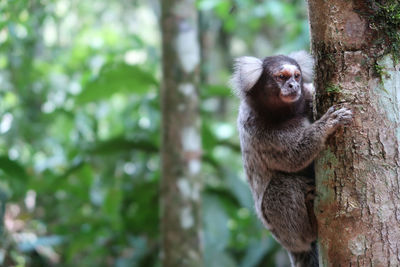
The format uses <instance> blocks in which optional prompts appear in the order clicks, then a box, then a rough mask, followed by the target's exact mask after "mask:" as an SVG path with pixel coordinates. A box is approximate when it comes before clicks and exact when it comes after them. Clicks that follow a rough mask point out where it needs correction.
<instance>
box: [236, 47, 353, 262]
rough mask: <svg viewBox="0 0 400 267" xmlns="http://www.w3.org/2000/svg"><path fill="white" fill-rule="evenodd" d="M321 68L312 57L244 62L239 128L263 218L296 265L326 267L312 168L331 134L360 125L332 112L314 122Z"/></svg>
mask: <svg viewBox="0 0 400 267" xmlns="http://www.w3.org/2000/svg"><path fill="white" fill-rule="evenodd" d="M313 66H314V62H313V59H312V57H311V56H310V55H309V54H308V53H306V52H304V51H300V52H295V53H292V54H290V55H289V56H283V55H279V56H272V57H266V58H264V59H263V60H260V59H258V58H255V57H241V58H239V59H237V60H236V63H235V67H234V74H233V77H232V85H233V89H234V91H235V93H236V94H237V95H238V96H239V98H240V100H241V102H240V108H239V116H238V129H239V136H240V145H241V150H242V157H243V162H244V168H245V171H246V175H247V179H248V182H249V184H250V187H251V191H252V194H253V198H254V201H255V209H256V211H257V214H258V216H259V217H260V219H261V220H262V222H263V223H264V225H265V226H266V228H267V229H269V230H270V232H271V233H272V234H273V235H274V237H275V239H276V240H278V242H279V243H280V244H281V245H282V246H283V247H284V248H286V249H287V250H288V252H289V256H290V260H291V263H292V266H296V267H310V266H318V253H317V248H316V238H317V225H316V220H315V215H314V210H313V209H314V206H313V201H314V189H315V181H314V170H313V166H312V162H313V160H314V158H315V157H316V156H317V154H318V153H319V152H320V151H321V150H322V148H323V147H324V143H325V141H326V139H327V138H328V136H329V135H330V134H332V133H333V132H334V131H335V130H336V129H337V128H338V127H339V126H340V125H347V124H349V123H350V122H351V120H352V112H351V110H350V109H348V108H338V107H335V106H333V107H331V108H329V109H328V111H327V112H326V114H325V115H324V116H322V118H320V119H319V120H317V121H315V122H314V123H312V117H311V114H312V110H310V108H311V109H312V96H313V86H312V84H311V82H312V76H313Z"/></svg>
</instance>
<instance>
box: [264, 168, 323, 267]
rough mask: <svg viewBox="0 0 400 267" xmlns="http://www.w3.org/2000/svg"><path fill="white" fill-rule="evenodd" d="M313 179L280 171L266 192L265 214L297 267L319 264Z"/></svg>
mask: <svg viewBox="0 0 400 267" xmlns="http://www.w3.org/2000/svg"><path fill="white" fill-rule="evenodd" d="M313 189H314V183H313V180H312V179H309V178H306V177H302V176H296V175H291V174H284V173H277V174H276V175H275V177H273V178H272V179H271V181H270V183H269V185H268V187H267V189H266V191H265V193H264V196H263V201H262V207H261V210H262V213H263V214H262V215H263V217H264V219H265V221H266V222H267V223H268V224H269V230H270V231H271V233H272V234H273V235H274V236H275V238H276V239H277V240H278V242H279V243H281V245H282V246H283V247H285V248H286V249H287V250H288V252H289V255H290V258H291V261H292V265H293V266H296V267H309V266H318V256H317V252H316V246H315V244H313V243H315V241H316V238H317V228H316V220H315V216H314V212H313V204H312V201H313Z"/></svg>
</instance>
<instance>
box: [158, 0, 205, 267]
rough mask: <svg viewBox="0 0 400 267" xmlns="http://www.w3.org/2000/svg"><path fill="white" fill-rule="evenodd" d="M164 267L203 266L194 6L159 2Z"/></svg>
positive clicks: (186, 1) (177, 0) (188, 0)
mask: <svg viewBox="0 0 400 267" xmlns="http://www.w3.org/2000/svg"><path fill="white" fill-rule="evenodd" d="M161 3H162V16H161V24H162V35H163V38H162V39H163V40H162V49H163V75H164V78H163V86H162V90H161V98H162V100H161V101H162V124H163V133H162V151H161V154H162V185H161V207H162V209H161V210H162V211H161V212H162V215H161V216H162V222H161V223H162V235H163V237H162V262H163V266H166V267H169V266H171V267H176V266H202V253H201V243H200V226H201V223H200V220H201V219H200V218H201V217H200V209H201V206H200V205H201V201H200V186H201V184H200V181H199V171H200V166H201V163H200V159H201V136H200V120H199V110H198V109H199V92H198V81H199V63H200V48H199V41H198V24H197V23H198V18H197V13H196V8H195V0H163V1H161Z"/></svg>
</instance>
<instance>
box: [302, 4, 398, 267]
mask: <svg viewBox="0 0 400 267" xmlns="http://www.w3.org/2000/svg"><path fill="white" fill-rule="evenodd" d="M390 4H394V6H392V7H394V12H395V13H396V12H399V13H398V14H399V16H400V10H399V7H400V6H399V5H398V2H397V1H380V3H377V2H376V1H364V0H362V1H361V0H360V1H357V0H353V1H341V0H332V1H323V0H309V1H308V5H309V16H310V25H311V35H312V49H313V53H314V57H315V58H316V65H317V67H316V78H315V82H316V88H317V96H316V107H317V116H318V117H319V116H321V115H322V114H323V113H324V112H325V111H326V110H327V109H328V108H329V107H330V106H331V105H332V104H338V103H339V104H343V105H346V106H349V107H351V108H352V110H353V112H354V121H353V123H352V125H351V126H350V127H347V128H345V129H341V130H339V132H338V133H336V134H335V135H334V136H333V137H331V138H330V139H329V140H328V142H327V148H326V149H325V150H324V151H323V152H322V153H321V154H320V156H319V157H318V159H317V160H316V166H315V168H316V179H317V195H318V197H317V199H316V203H315V204H316V205H315V213H316V216H317V219H318V228H319V229H318V236H319V246H320V264H321V266H400V191H399V190H400V186H399V184H400V182H399V180H400V167H399V166H400V150H399V142H400V113H399V111H400V102H399V101H400V65H399V64H396V63H395V62H396V61H395V60H394V58H396V57H397V56H398V54H396V53H397V52H396V51H394V50H393V49H392V48H393V47H391V46H394V45H398V44H395V43H394V41H395V40H394V39H391V36H390V35H391V34H393V33H396V31H397V32H398V29H392V30H393V31H392V32H391V28H392V27H391V26H390V25H389V27H385V26H388V25H383V23H392V22H393V21H391V20H390V18H388V19H385V18H384V16H385V12H384V11H385V10H383V12H382V8H385V5H386V6H388V5H390ZM382 16H383V18H382ZM398 18H400V17H398ZM381 19H382V20H381ZM396 23H397V24H396ZM396 25H398V21H397V22H394V24H393V26H396Z"/></svg>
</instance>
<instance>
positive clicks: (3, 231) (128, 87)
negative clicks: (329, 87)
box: [0, 0, 309, 267]
mask: <svg viewBox="0 0 400 267" xmlns="http://www.w3.org/2000/svg"><path fill="white" fill-rule="evenodd" d="M196 5H197V8H198V12H199V14H200V16H199V18H200V21H199V23H200V24H199V25H200V40H201V52H202V71H201V76H202V78H201V87H200V92H201V116H202V140H203V141H202V142H203V143H202V146H203V151H204V155H205V157H206V159H207V160H205V161H204V162H203V166H202V171H201V173H202V179H203V183H204V191H203V195H202V198H203V210H202V216H203V227H204V228H203V233H204V236H203V241H204V257H205V264H206V265H207V266H209V267H214V266H215V267H229V266H242V267H253V266H287V264H288V260H287V256H286V252H284V251H283V250H282V249H280V246H279V245H278V244H277V243H276V242H275V241H274V240H273V239H272V237H271V235H270V234H269V233H268V231H266V230H265V229H264V228H263V226H262V225H261V223H260V222H259V220H258V219H257V217H256V215H255V212H254V209H253V201H252V197H251V195H250V191H249V189H248V186H247V184H246V180H245V176H244V173H243V169H242V165H241V156H240V149H239V143H238V137H237V131H236V125H235V124H236V123H235V119H236V114H237V106H238V101H237V99H236V98H235V97H234V96H233V94H232V93H231V91H230V89H229V88H228V85H227V84H228V80H229V75H230V73H231V66H232V61H233V58H235V57H237V56H242V55H254V56H258V57H264V56H268V55H272V54H277V53H288V52H290V51H294V50H298V49H308V47H309V32H308V31H309V29H308V23H307V14H306V7H305V3H304V1H303V0H286V1H281V0H265V1H261V0H198V1H197V2H196ZM159 17H160V5H159V2H158V1H157V0H119V1H110V0H85V1H80V0H1V1H0V97H1V102H0V114H1V116H0V134H1V139H0V218H1V220H0V235H1V238H0V266H118V267H124V266H146V267H147V266H160V261H159V251H160V232H159V229H160V227H159V180H160V163H159V162H160V157H159V153H158V152H159V146H160V131H161V130H160V104H159V101H160V99H159V87H160V82H161V54H160V47H161V33H160V25H159Z"/></svg>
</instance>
